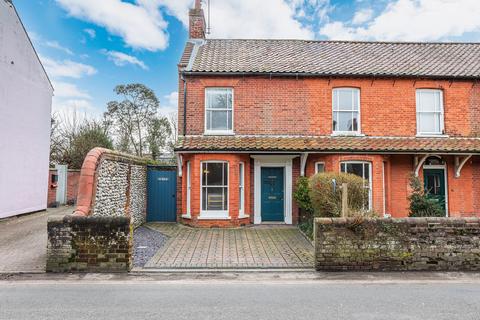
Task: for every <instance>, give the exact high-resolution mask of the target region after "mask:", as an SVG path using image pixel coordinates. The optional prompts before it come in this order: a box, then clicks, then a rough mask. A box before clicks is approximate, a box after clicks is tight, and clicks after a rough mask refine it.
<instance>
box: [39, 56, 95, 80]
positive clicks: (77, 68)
mask: <svg viewBox="0 0 480 320" xmlns="http://www.w3.org/2000/svg"><path fill="white" fill-rule="evenodd" d="M40 60H41V61H42V63H43V65H44V66H45V69H46V70H47V73H48V75H49V76H51V77H54V78H55V77H68V78H75V79H79V78H81V77H83V76H90V75H93V74H95V73H97V70H96V69H95V68H94V67H92V66H89V65H87V64H83V63H78V62H74V61H71V60H63V61H56V60H53V59H50V58H47V57H44V56H40Z"/></svg>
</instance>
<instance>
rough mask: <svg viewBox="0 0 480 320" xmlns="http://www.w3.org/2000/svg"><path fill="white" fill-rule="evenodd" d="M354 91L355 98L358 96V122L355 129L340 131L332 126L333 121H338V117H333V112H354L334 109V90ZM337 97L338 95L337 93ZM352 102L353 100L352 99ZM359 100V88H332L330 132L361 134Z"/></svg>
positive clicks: (334, 133) (335, 133)
mask: <svg viewBox="0 0 480 320" xmlns="http://www.w3.org/2000/svg"><path fill="white" fill-rule="evenodd" d="M347 90H348V91H354V92H356V95H357V98H358V111H357V112H358V123H357V130H356V131H340V130H335V129H334V128H333V121H334V120H336V121H337V123H338V117H337V119H334V114H335V112H337V113H339V112H352V114H353V113H354V112H355V110H340V109H339V110H334V106H335V104H334V102H335V92H336V91H347ZM337 99H338V95H337ZM352 103H353V101H352ZM337 105H338V101H337ZM361 110H362V108H361V101H360V89H359V88H354V87H339V88H333V89H332V122H331V124H330V125H331V126H332V132H333V133H332V134H333V135H361V132H362V120H361V119H362V115H361ZM352 120H353V116H352Z"/></svg>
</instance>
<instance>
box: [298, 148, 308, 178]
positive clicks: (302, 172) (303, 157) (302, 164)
mask: <svg viewBox="0 0 480 320" xmlns="http://www.w3.org/2000/svg"><path fill="white" fill-rule="evenodd" d="M307 158H308V152H304V153H302V154H301V156H300V176H302V177H305V167H306V166H307Z"/></svg>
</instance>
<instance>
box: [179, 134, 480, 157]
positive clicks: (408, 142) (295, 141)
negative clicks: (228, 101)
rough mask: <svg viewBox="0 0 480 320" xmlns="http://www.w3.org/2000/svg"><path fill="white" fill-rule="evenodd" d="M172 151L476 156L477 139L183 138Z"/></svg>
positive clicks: (479, 150) (477, 150)
mask: <svg viewBox="0 0 480 320" xmlns="http://www.w3.org/2000/svg"><path fill="white" fill-rule="evenodd" d="M175 150H176V151H179V152H181V151H248V152H255V151H271V152H315V151H316V152H392V153H396V152H412V153H421V152H439V153H480V138H413V137H412V138H409V137H331V136H318V137H298V136H295V137H287V136H282V137H277V136H186V137H181V138H180V139H179V141H178V144H177V146H176V148H175Z"/></svg>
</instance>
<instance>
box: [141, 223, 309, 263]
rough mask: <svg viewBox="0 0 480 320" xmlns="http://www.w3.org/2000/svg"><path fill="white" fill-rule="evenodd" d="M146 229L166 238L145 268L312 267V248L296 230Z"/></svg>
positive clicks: (162, 226)
mask: <svg viewBox="0 0 480 320" xmlns="http://www.w3.org/2000/svg"><path fill="white" fill-rule="evenodd" d="M146 226H147V227H149V228H151V229H153V230H157V231H159V232H161V233H162V234H164V235H166V236H168V237H169V239H168V240H167V242H166V243H165V245H164V246H163V247H161V248H160V249H159V251H158V252H157V253H156V254H155V255H154V256H153V257H152V259H150V260H149V261H148V262H147V263H146V265H145V268H146V269H149V268H152V269H197V268H198V269H202V268H204V269H214V268H218V269H242V268H244V269H252V268H265V269H276V268H288V269H305V268H313V264H314V256H313V246H312V244H311V243H310V242H309V241H308V240H307V239H306V238H305V237H304V235H303V234H301V233H300V231H299V230H298V228H296V227H287V226H258V227H257V226H255V227H244V228H230V229H223V228H222V229H219V228H215V229H200V228H197V229H195V228H190V227H186V226H182V225H178V224H162V223H149V224H147V225H146Z"/></svg>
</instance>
